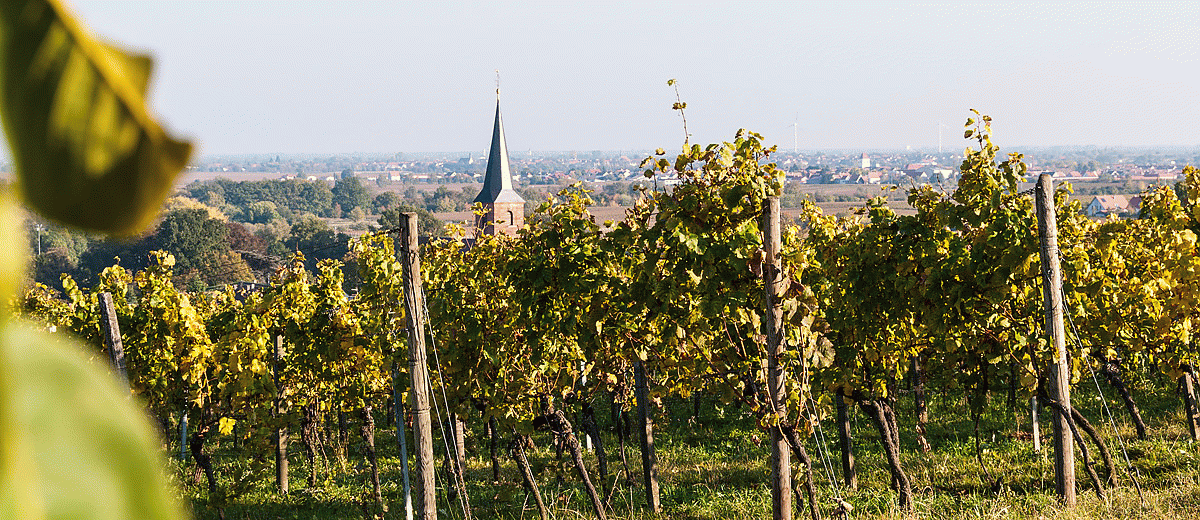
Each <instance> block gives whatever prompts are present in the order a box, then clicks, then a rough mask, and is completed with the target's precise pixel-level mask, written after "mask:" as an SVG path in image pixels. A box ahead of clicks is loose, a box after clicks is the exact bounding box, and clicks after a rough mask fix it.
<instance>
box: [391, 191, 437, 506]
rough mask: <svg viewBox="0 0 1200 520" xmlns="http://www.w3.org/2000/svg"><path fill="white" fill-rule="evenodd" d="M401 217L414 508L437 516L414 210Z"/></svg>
mask: <svg viewBox="0 0 1200 520" xmlns="http://www.w3.org/2000/svg"><path fill="white" fill-rule="evenodd" d="M400 218H401V226H400V244H401V252H402V257H401V265H402V268H403V270H404V306H405V308H406V309H407V311H408V312H407V313H405V314H406V315H407V320H408V373H409V380H410V381H411V383H412V390H411V392H412V399H411V401H412V407H413V444H414V445H415V449H416V452H417V453H416V454H417V467H416V477H417V478H416V485H415V486H414V487H415V488H416V489H415V491H416V492H415V493H414V495H415V497H416V500H415V502H416V503H415V506H416V507H415V509H416V513H417V518H420V519H422V520H426V519H436V518H437V501H436V496H435V494H434V493H435V491H437V489H436V487H435V483H434V477H433V465H434V459H433V427H432V423H431V420H430V416H429V394H428V392H427V389H428V388H429V369H428V364H427V362H426V358H425V332H424V331H425V293H424V291H423V290H422V289H421V258H420V244H419V242H418V236H417V214H416V213H402V214H401V215H400Z"/></svg>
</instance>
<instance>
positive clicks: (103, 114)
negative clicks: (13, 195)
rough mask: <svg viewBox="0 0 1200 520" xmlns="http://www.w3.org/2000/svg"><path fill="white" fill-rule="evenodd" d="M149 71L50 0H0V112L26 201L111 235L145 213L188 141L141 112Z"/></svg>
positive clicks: (162, 193) (154, 205)
mask: <svg viewBox="0 0 1200 520" xmlns="http://www.w3.org/2000/svg"><path fill="white" fill-rule="evenodd" d="M150 68H151V64H150V59H149V58H148V57H144V56H134V55H130V54H127V53H125V52H122V51H120V50H118V49H116V48H115V47H112V46H110V45H107V44H103V43H100V42H98V41H96V40H94V39H93V38H92V37H91V35H89V34H88V33H87V32H86V31H85V30H84V28H83V26H82V25H81V24H79V23H78V22H76V21H75V20H74V19H73V18H72V17H71V15H70V14H69V13H68V12H67V10H66V9H65V8H64V7H63V6H62V5H61V3H60V2H59V0H17V1H8V2H0V115H2V116H3V121H4V130H5V132H6V133H7V135H8V139H9V144H10V146H11V148H12V156H13V162H14V164H15V167H16V171H17V179H18V185H19V187H20V193H21V196H22V197H23V198H24V200H25V201H26V202H27V203H28V204H29V205H30V206H31V207H33V208H34V209H35V210H37V211H38V212H39V213H41V214H42V215H43V216H46V217H48V218H51V219H53V220H56V221H59V222H61V223H64V224H68V225H71V226H76V227H80V228H84V229H89V230H95V231H104V232H110V233H119V234H129V233H133V232H135V231H137V230H139V229H141V228H143V227H145V226H146V225H147V224H149V223H150V221H151V220H153V218H154V216H155V214H156V212H157V211H158V208H159V205H160V204H161V203H162V200H163V198H165V197H166V195H167V194H168V192H169V191H170V189H171V186H172V183H173V182H174V179H175V175H176V174H178V173H179V171H180V170H182V169H183V167H184V166H186V164H187V161H188V156H189V155H190V154H191V144H189V143H187V142H182V141H178V140H175V139H173V138H171V137H170V136H168V135H167V134H166V132H165V131H164V130H163V129H162V127H160V126H159V125H158V123H157V122H155V121H154V119H153V118H152V117H151V116H150V113H149V111H148V110H147V108H146V103H145V91H146V85H147V82H148V80H149V77H150Z"/></svg>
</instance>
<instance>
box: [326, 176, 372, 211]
mask: <svg viewBox="0 0 1200 520" xmlns="http://www.w3.org/2000/svg"><path fill="white" fill-rule="evenodd" d="M370 202H371V197H370V194H368V193H367V188H365V187H363V185H362V183H361V182H359V180H358V178H356V177H353V176H351V177H344V176H343V177H342V178H341V179H340V180H338V181H337V183H336V184H334V185H333V203H334V204H337V205H338V206H341V208H342V214H341V215H338V216H339V217H340V216H345V215H347V214H349V213H350V212H351V211H353V210H354V208H361V207H363V206H366V205H367V204H370Z"/></svg>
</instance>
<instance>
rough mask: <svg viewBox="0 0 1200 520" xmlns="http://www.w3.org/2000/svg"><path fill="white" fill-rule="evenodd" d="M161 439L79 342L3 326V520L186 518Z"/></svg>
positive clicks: (0, 506)
mask: <svg viewBox="0 0 1200 520" xmlns="http://www.w3.org/2000/svg"><path fill="white" fill-rule="evenodd" d="M160 445H161V444H160V442H159V441H158V439H156V436H155V434H154V433H153V430H152V429H151V427H150V424H149V422H148V420H147V417H146V413H145V410H143V409H141V408H140V406H139V404H138V403H137V402H136V401H133V400H131V399H130V398H129V394H128V391H125V390H122V389H121V388H120V386H119V385H118V383H117V381H116V379H115V378H114V377H113V375H112V373H111V372H109V371H107V370H106V369H104V368H103V367H102V365H96V364H93V363H90V362H89V361H88V360H87V357H86V356H85V354H84V348H83V347H82V346H81V345H79V344H78V343H77V342H75V341H74V340H71V339H69V338H67V337H66V336H64V335H62V334H53V333H48V332H41V331H38V330H35V329H33V328H32V327H30V326H28V325H25V324H21V323H17V322H14V321H7V322H5V323H2V324H0V450H2V451H0V490H2V491H0V517H4V518H31V519H40V518H46V519H59V518H92V519H112V520H116V519H135V518H136V519H179V518H183V517H184V515H183V512H182V510H181V509H180V507H179V505H178V504H177V503H176V502H175V499H174V498H173V496H172V489H171V487H170V486H169V485H168V483H167V479H166V477H165V476H164V474H163V470H164V467H165V466H164V461H163V460H162V456H161V451H160V449H159V446H160Z"/></svg>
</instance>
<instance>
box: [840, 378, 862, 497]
mask: <svg viewBox="0 0 1200 520" xmlns="http://www.w3.org/2000/svg"><path fill="white" fill-rule="evenodd" d="M834 399H835V400H836V404H837V425H838V447H840V448H841V452H842V482H843V483H844V484H846V488H847V489H850V490H855V489H858V466H857V465H856V464H855V462H854V437H853V436H852V435H851V431H850V414H849V413H848V412H849V411H848V410H847V409H846V408H847V406H846V398H845V397H842V393H841V392H838V393H836V394H834Z"/></svg>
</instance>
